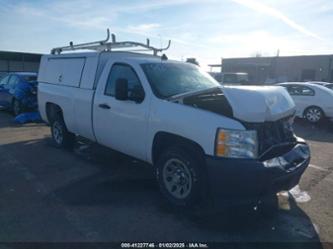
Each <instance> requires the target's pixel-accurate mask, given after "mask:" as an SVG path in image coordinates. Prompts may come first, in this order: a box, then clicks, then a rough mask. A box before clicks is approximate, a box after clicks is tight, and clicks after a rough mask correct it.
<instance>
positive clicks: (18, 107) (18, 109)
mask: <svg viewBox="0 0 333 249" xmlns="http://www.w3.org/2000/svg"><path fill="white" fill-rule="evenodd" d="M12 111H13V114H14V116H15V117H16V116H17V115H19V114H21V113H22V112H23V106H22V104H21V102H20V101H19V100H17V99H14V100H13V104H12Z"/></svg>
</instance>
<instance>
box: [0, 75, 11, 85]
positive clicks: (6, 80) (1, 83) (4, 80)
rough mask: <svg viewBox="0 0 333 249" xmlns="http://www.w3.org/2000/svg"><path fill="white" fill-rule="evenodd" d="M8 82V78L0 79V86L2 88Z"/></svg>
mask: <svg viewBox="0 0 333 249" xmlns="http://www.w3.org/2000/svg"><path fill="white" fill-rule="evenodd" d="M8 80H9V76H5V77H4V78H2V79H1V81H0V85H1V86H3V87H4V86H5V85H6V84H7V83H8Z"/></svg>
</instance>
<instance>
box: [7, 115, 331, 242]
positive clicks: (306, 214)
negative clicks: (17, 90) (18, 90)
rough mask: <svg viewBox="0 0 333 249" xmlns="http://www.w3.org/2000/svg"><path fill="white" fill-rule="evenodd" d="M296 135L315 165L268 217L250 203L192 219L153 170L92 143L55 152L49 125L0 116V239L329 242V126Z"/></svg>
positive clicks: (299, 124)
mask: <svg viewBox="0 0 333 249" xmlns="http://www.w3.org/2000/svg"><path fill="white" fill-rule="evenodd" d="M294 129H295V131H296V134H297V135H298V136H301V137H303V138H305V139H306V140H307V141H308V143H309V144H310V147H311V151H312V160H311V165H310V167H309V168H308V169H307V170H306V172H305V173H304V175H303V177H302V179H301V182H300V184H299V189H294V191H293V194H288V193H281V195H279V205H280V210H279V211H278V213H277V214H276V215H275V216H274V217H272V218H267V217H264V216H262V215H259V214H257V212H256V208H255V207H254V208H252V207H251V208H249V209H244V208H241V209H239V210H238V209H233V210H228V211H226V210H221V213H220V214H214V215H207V216H205V215H203V216H198V215H193V214H187V213H186V212H183V211H180V210H177V209H173V208H170V207H169V206H168V205H167V204H166V203H165V201H164V199H163V197H162V196H161V195H160V193H159V190H158V186H157V184H156V182H155V178H154V172H153V171H152V169H151V167H149V166H147V165H145V164H143V163H141V162H138V161H136V160H133V159H132V158H129V157H127V156H124V155H121V154H119V153H116V152H113V151H111V150H109V149H107V148H104V147H101V146H97V145H94V144H90V143H78V144H77V145H76V149H75V150H74V151H73V152H69V151H64V150H61V149H57V148H55V147H53V146H52V143H51V139H50V131H49V127H47V126H46V125H44V124H26V125H18V124H14V123H13V117H12V116H11V115H10V114H9V113H6V112H0V170H1V173H0V242H110V241H114V242H124V241H133V242H137V241H141V242H142V241H144V242H148V241H164V242H168V241H170V242H175V241H178V242H179V241H201V242H295V246H296V247H297V243H299V242H305V243H308V242H332V241H333V173H332V171H333V124H332V123H328V122H327V123H324V124H321V125H318V126H313V125H309V124H307V123H306V122H304V121H301V120H297V121H296V123H295V125H294ZM316 245H317V244H316ZM321 246H322V247H324V248H331V245H330V244H322V245H320V246H319V248H320V247H321ZM297 248H300V247H299V246H298V247H297Z"/></svg>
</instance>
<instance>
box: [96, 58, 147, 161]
mask: <svg viewBox="0 0 333 249" xmlns="http://www.w3.org/2000/svg"><path fill="white" fill-rule="evenodd" d="M106 70H107V71H105V72H104V74H103V75H102V77H101V79H100V82H99V84H98V85H99V86H98V88H97V90H96V96H95V102H94V117H93V118H94V130H95V135H96V139H97V141H98V142H99V143H101V144H103V145H105V146H108V147H110V148H112V149H115V150H117V151H120V152H122V153H125V154H128V155H130V156H133V157H136V158H139V159H142V160H145V159H146V144H147V143H146V139H147V135H146V134H147V128H148V115H149V106H148V105H149V101H148V97H147V96H144V97H143V99H142V100H141V101H133V100H130V99H126V100H118V99H116V98H115V91H116V89H115V87H116V82H117V80H119V79H122V80H126V81H127V82H128V96H130V95H131V92H133V90H135V89H142V91H144V89H143V86H142V84H141V81H140V78H139V76H138V74H137V72H136V70H135V69H134V67H133V66H131V65H129V64H125V63H113V64H112V65H110V67H109V69H107V68H106ZM102 82H104V83H103V84H102Z"/></svg>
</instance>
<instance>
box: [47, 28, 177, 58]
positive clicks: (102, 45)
mask: <svg viewBox="0 0 333 249" xmlns="http://www.w3.org/2000/svg"><path fill="white" fill-rule="evenodd" d="M111 37H112V40H111V42H108V41H109V39H110V30H109V29H107V36H106V39H105V40H101V41H94V42H87V43H81V44H75V45H74V44H73V42H72V41H71V42H70V43H69V46H64V47H57V48H53V49H52V50H51V54H60V53H61V52H64V51H73V50H82V49H88V50H95V51H111V50H112V49H117V50H118V49H124V48H127V49H128V48H134V47H137V48H141V50H142V49H144V50H151V51H153V54H154V55H157V53H158V52H162V51H164V50H167V49H168V48H169V47H170V45H171V40H169V42H168V45H167V46H166V47H164V48H155V47H153V46H150V41H149V39H147V42H146V43H140V42H135V41H122V42H117V41H116V35H115V34H111ZM132 51H133V50H132Z"/></svg>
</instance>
